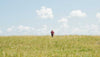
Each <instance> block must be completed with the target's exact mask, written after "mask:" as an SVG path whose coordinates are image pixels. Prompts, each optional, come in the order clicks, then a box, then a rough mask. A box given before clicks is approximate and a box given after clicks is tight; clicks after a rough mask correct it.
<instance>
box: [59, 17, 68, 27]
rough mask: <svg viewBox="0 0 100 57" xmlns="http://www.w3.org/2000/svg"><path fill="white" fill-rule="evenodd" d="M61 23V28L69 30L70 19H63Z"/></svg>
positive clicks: (60, 20)
mask: <svg viewBox="0 0 100 57" xmlns="http://www.w3.org/2000/svg"><path fill="white" fill-rule="evenodd" d="M58 22H59V23H61V26H60V27H63V28H68V27H69V26H68V19H67V18H61V19H59V20H58Z"/></svg>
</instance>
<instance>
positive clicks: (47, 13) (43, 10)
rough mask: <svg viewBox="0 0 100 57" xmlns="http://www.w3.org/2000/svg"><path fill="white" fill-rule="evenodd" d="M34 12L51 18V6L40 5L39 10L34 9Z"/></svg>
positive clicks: (42, 16)
mask: <svg viewBox="0 0 100 57" xmlns="http://www.w3.org/2000/svg"><path fill="white" fill-rule="evenodd" d="M36 13H37V15H38V16H40V17H41V18H44V19H46V18H51V19H52V18H53V12H52V8H46V7H45V6H42V7H41V9H40V10H36Z"/></svg>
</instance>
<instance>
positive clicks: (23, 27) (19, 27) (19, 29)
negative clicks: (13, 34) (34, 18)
mask: <svg viewBox="0 0 100 57" xmlns="http://www.w3.org/2000/svg"><path fill="white" fill-rule="evenodd" d="M17 29H18V31H20V32H21V31H31V30H34V28H32V27H29V26H23V25H20V26H18V27H17Z"/></svg>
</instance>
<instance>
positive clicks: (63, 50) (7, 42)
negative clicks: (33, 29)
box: [0, 35, 100, 57]
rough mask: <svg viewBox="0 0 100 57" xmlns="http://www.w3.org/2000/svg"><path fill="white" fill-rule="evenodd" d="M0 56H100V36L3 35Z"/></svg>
mask: <svg viewBox="0 0 100 57" xmlns="http://www.w3.org/2000/svg"><path fill="white" fill-rule="evenodd" d="M0 57H100V36H77V35H74V36H71V35H70V36H55V37H54V38H51V37H50V36H1V37H0Z"/></svg>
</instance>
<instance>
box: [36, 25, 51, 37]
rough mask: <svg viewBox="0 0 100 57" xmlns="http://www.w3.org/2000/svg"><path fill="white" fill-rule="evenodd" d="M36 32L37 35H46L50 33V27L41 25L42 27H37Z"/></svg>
mask: <svg viewBox="0 0 100 57" xmlns="http://www.w3.org/2000/svg"><path fill="white" fill-rule="evenodd" d="M37 32H38V33H37V34H39V35H48V34H50V27H48V26H47V25H42V28H39V29H37Z"/></svg>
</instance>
